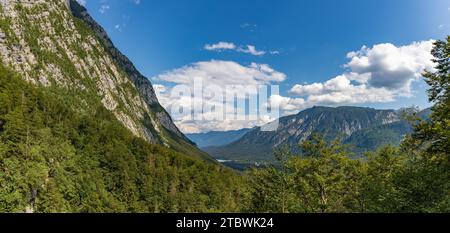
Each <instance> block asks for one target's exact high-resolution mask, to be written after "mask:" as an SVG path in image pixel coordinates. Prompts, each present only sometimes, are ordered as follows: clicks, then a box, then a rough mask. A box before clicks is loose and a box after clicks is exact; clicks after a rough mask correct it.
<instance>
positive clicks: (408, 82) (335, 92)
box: [290, 40, 434, 107]
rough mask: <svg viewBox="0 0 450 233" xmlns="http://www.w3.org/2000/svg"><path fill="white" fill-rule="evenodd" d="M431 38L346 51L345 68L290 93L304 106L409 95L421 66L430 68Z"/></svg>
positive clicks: (390, 98) (388, 99)
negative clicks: (402, 44) (298, 98)
mask: <svg viewBox="0 0 450 233" xmlns="http://www.w3.org/2000/svg"><path fill="white" fill-rule="evenodd" d="M432 47H433V40H429V41H421V42H414V43H412V44H410V45H405V46H400V47H396V46H395V45H393V44H389V43H386V44H377V45H375V46H373V47H372V48H368V47H366V46H364V47H362V48H361V49H360V50H359V51H355V52H350V53H348V54H347V58H348V59H350V61H349V62H348V63H347V64H345V65H344V67H345V68H346V69H347V71H346V72H345V73H343V74H341V75H339V76H337V77H335V78H332V79H329V80H328V81H326V82H323V83H312V84H306V85H300V84H298V85H295V86H294V87H292V89H291V90H290V93H291V94H293V95H296V96H301V97H303V98H305V99H306V102H305V107H309V106H313V105H343V104H361V103H380V102H389V101H394V100H395V99H396V98H397V97H410V96H411V95H412V83H413V82H414V81H417V80H419V79H420V78H421V76H422V75H421V74H422V72H423V71H424V70H425V69H428V70H433V69H434V63H433V62H432V58H433V57H432V55H431V49H432Z"/></svg>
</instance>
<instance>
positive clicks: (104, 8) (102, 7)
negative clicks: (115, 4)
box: [98, 4, 111, 14]
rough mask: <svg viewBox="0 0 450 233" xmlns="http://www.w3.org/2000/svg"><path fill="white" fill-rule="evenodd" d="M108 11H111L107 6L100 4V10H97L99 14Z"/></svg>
mask: <svg viewBox="0 0 450 233" xmlns="http://www.w3.org/2000/svg"><path fill="white" fill-rule="evenodd" d="M109 9H111V7H110V6H109V5H107V4H102V5H101V6H100V9H99V10H98V11H99V12H100V13H101V14H104V13H106V12H107V11H108V10H109Z"/></svg>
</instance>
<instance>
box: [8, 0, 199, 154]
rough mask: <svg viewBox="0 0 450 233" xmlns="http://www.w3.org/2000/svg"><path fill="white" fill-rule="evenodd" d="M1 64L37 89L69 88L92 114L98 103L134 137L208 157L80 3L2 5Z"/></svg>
mask: <svg viewBox="0 0 450 233" xmlns="http://www.w3.org/2000/svg"><path fill="white" fill-rule="evenodd" d="M0 16H1V17H0V60H1V62H2V64H3V65H5V66H6V67H10V68H12V69H13V70H14V71H16V72H18V73H19V74H20V75H21V76H22V77H23V78H24V79H26V80H27V81H29V82H32V83H34V84H36V85H41V86H47V87H49V88H50V87H58V88H66V89H69V90H71V92H72V93H76V94H77V95H78V96H79V100H80V101H79V102H77V103H68V104H71V105H73V107H74V108H76V109H78V110H79V111H88V110H89V108H90V105H89V101H94V100H98V101H101V102H102V103H103V105H104V106H105V107H106V108H107V109H108V110H110V111H111V112H112V113H114V115H115V116H116V118H117V119H118V120H119V121H120V122H121V123H122V124H123V125H124V126H126V127H127V128H128V129H129V130H130V131H131V132H132V133H133V134H134V135H136V136H139V137H142V138H145V139H146V140H147V141H149V142H152V143H159V144H164V145H166V146H168V147H171V148H173V149H176V150H178V151H181V152H184V153H186V154H192V155H194V154H195V155H200V157H204V158H206V157H207V156H206V155H205V154H204V153H203V152H201V151H199V150H198V149H197V148H196V147H195V146H194V145H193V143H192V142H191V141H190V140H189V139H187V138H186V137H185V136H184V135H183V134H182V133H181V132H180V131H179V130H178V128H177V127H176V126H175V125H174V123H173V122H172V120H171V118H170V116H169V114H168V113H167V112H166V111H165V110H164V108H162V107H161V105H160V104H159V102H158V99H157V98H156V95H155V92H154V90H153V87H152V85H151V83H150V81H149V80H148V79H147V78H146V77H144V76H143V75H142V74H141V73H139V71H138V70H137V69H136V68H135V67H134V65H133V64H132V62H131V61H130V60H129V59H128V58H127V57H126V56H124V55H123V54H122V53H121V52H120V51H119V50H118V49H116V47H115V46H114V45H113V43H112V42H111V40H110V39H109V37H108V35H107V34H106V32H105V31H104V30H103V28H102V27H101V26H100V25H98V24H97V23H96V22H95V21H94V20H93V19H92V17H91V16H89V14H88V13H87V11H86V9H85V8H84V7H82V6H81V5H79V4H78V3H77V2H76V1H74V0H46V1H43V0H1V1H0Z"/></svg>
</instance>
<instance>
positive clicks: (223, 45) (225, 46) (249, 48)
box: [203, 41, 280, 56]
mask: <svg viewBox="0 0 450 233" xmlns="http://www.w3.org/2000/svg"><path fill="white" fill-rule="evenodd" d="M203 48H204V49H205V50H208V51H219V52H220V51H224V50H233V51H236V52H240V53H246V54H251V55H254V56H263V55H265V54H267V53H269V54H272V55H277V54H280V52H279V51H276V50H275V51H269V52H267V51H263V50H258V49H256V46H254V45H246V46H237V45H236V44H234V43H231V42H223V41H221V42H219V43H216V44H206V45H205V46H203Z"/></svg>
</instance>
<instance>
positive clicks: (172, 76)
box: [153, 40, 435, 133]
mask: <svg viewBox="0 0 450 233" xmlns="http://www.w3.org/2000/svg"><path fill="white" fill-rule="evenodd" d="M227 46H228V47H231V46H229V45H227V44H222V45H220V46H219V45H217V46H216V47H221V48H222V49H224V48H226V47H227ZM211 47H213V45H211ZM432 47H433V40H429V41H421V42H415V43H411V44H409V45H405V46H394V45H393V44H389V43H386V44H377V45H374V46H372V47H370V48H369V47H366V46H364V47H362V48H361V49H360V50H358V51H354V52H350V53H348V54H347V57H348V59H349V62H348V63H347V64H345V65H344V66H343V67H344V68H345V72H343V73H342V74H341V75H338V76H336V77H333V78H331V79H329V80H327V81H324V82H316V83H311V84H306V83H304V84H297V85H295V86H293V87H292V88H291V90H290V92H289V93H290V94H292V95H293V96H292V97H286V96H282V95H280V94H273V93H272V95H271V96H270V98H269V99H270V101H269V103H271V104H275V105H279V107H280V110H281V115H289V114H296V113H298V112H299V111H301V110H303V109H306V108H309V107H312V106H317V105H325V106H341V105H355V104H366V103H384V102H391V101H395V100H397V99H398V98H399V97H409V96H412V94H413V90H412V84H413V83H414V82H415V81H418V80H420V79H421V73H422V72H423V70H425V69H428V70H434V65H435V64H434V63H433V62H432V58H433V57H432V55H431V53H430V51H431V49H432ZM255 50H256V49H255ZM195 78H200V79H202V81H203V84H204V85H205V86H206V85H210V84H215V85H217V86H219V87H224V86H227V85H242V86H237V87H236V89H235V91H236V92H237V93H245V92H248V90H247V89H246V88H245V85H253V86H255V85H256V86H257V85H262V84H278V83H280V82H283V81H285V80H286V75H285V74H284V73H282V72H279V71H276V70H274V69H273V68H272V67H270V66H269V65H267V64H257V63H251V64H249V65H247V66H244V65H241V64H238V63H236V62H233V61H217V60H211V61H204V62H197V63H193V64H190V65H187V66H184V67H181V68H179V69H174V70H171V71H168V72H166V73H163V74H161V75H158V76H156V77H154V78H153V80H154V81H155V83H164V84H165V85H164V86H163V85H161V84H157V85H154V87H155V90H156V92H157V93H158V97H159V99H160V102H161V103H162V105H163V106H164V107H166V108H167V109H168V110H169V112H170V109H171V107H172V106H187V107H188V106H192V105H194V106H198V104H193V102H195V103H201V102H202V101H203V103H206V104H207V105H211V106H212V105H216V104H217V106H223V101H222V102H221V101H217V100H212V99H208V98H206V99H205V98H203V99H201V98H194V99H192V98H190V97H178V98H173V97H171V96H170V93H171V91H172V90H173V86H174V85H176V84H184V85H186V86H191V85H192V84H193V82H194V80H195ZM200 106H201V105H200ZM234 107H235V106H227V105H225V112H226V113H228V112H229V111H230V110H229V109H233V111H234ZM200 108H201V107H200ZM241 110H242V109H241ZM197 112H199V109H194V115H195V114H196V113H197ZM200 112H201V110H200ZM243 112H244V113H242V112H241V114H246V113H245V111H243ZM272 120H273V118H272V117H271V116H269V115H263V116H262V117H260V118H258V120H254V121H248V120H245V121H242V120H241V121H239V120H234V119H225V120H205V119H201V120H197V119H195V120H193V119H192V117H191V116H190V115H187V116H185V117H181V118H179V119H175V123H176V124H177V125H178V126H179V127H180V129H181V130H182V131H183V132H186V133H191V132H205V131H211V130H219V131H220V130H233V129H240V128H244V127H253V126H257V125H261V124H264V123H268V122H270V121H272Z"/></svg>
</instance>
